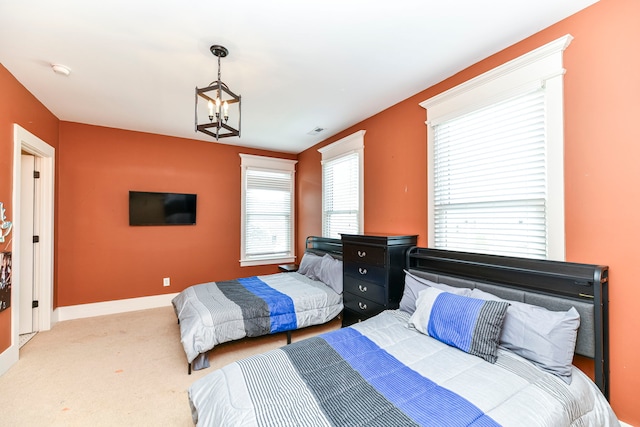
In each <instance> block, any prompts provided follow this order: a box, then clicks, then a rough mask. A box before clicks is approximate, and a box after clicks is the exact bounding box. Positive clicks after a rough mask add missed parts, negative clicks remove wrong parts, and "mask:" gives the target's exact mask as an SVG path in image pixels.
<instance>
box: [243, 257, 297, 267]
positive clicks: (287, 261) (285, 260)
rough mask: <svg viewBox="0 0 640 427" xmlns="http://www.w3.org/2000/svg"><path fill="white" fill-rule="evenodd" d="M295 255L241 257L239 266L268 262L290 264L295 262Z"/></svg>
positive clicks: (267, 263)
mask: <svg viewBox="0 0 640 427" xmlns="http://www.w3.org/2000/svg"><path fill="white" fill-rule="evenodd" d="M295 260H296V257H288V258H269V259H251V260H248V259H241V260H240V267H252V266H255V265H269V264H292V263H293V262H295Z"/></svg>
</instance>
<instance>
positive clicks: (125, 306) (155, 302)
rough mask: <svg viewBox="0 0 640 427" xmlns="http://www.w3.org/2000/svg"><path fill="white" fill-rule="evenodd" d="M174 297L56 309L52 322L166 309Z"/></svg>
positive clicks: (116, 301)
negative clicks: (149, 309) (151, 309)
mask: <svg viewBox="0 0 640 427" xmlns="http://www.w3.org/2000/svg"><path fill="white" fill-rule="evenodd" d="M176 295H178V294H177V293H173V294H163V295H154V296H150V297H140V298H129V299H122V300H115V301H106V302H96V303H91V304H79V305H70V306H66V307H58V308H56V309H55V310H54V311H53V320H54V322H61V321H64V320H73V319H84V318H86V317H95V316H104V315H107V314H117V313H126V312H128V311H137V310H146V309H148V308H158V307H166V306H169V305H171V300H172V299H173V297H175V296H176Z"/></svg>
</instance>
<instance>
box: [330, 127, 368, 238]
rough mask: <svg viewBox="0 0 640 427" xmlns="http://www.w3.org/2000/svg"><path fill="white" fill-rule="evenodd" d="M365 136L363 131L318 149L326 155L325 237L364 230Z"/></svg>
mask: <svg viewBox="0 0 640 427" xmlns="http://www.w3.org/2000/svg"><path fill="white" fill-rule="evenodd" d="M364 134H365V131H364V130H361V131H358V132H355V133H353V134H351V135H349V136H347V137H344V138H342V139H340V140H338V141H336V142H334V143H332V144H329V145H327V146H325V147H322V148H320V149H318V151H319V152H320V153H321V154H322V235H323V236H324V237H331V238H336V239H339V238H340V234H358V233H362V231H363V229H364V225H363V222H364V221H363V218H364V211H363V204H364V170H363V169H364Z"/></svg>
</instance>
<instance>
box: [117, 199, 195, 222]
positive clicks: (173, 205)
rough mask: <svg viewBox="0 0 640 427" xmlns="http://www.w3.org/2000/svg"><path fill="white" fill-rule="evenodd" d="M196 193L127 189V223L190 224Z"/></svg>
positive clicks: (192, 219)
mask: <svg viewBox="0 0 640 427" xmlns="http://www.w3.org/2000/svg"><path fill="white" fill-rule="evenodd" d="M196 198H197V195H196V194H180V193H152V192H149V191H129V225H192V224H195V223H196Z"/></svg>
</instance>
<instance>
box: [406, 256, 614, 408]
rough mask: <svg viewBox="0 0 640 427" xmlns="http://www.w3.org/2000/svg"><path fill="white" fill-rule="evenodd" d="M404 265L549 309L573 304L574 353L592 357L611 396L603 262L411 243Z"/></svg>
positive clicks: (602, 385)
mask: <svg viewBox="0 0 640 427" xmlns="http://www.w3.org/2000/svg"><path fill="white" fill-rule="evenodd" d="M407 269H408V270H409V271H411V272H412V273H417V274H418V275H420V276H422V277H425V278H427V279H429V280H432V281H436V282H440V283H447V284H449V285H453V286H460V287H472V288H473V287H478V288H480V289H483V290H488V291H489V292H492V293H494V294H496V293H497V294H498V296H500V297H503V298H506V299H512V300H514V299H516V298H509V297H510V296H513V295H519V296H521V297H522V298H523V300H524V301H525V302H528V303H532V304H535V305H539V306H542V307H546V308H549V309H551V310H558V309H563V310H566V309H567V308H569V307H572V306H574V307H576V309H577V310H578V312H579V313H580V320H581V322H580V328H579V330H578V340H577V343H576V354H579V355H581V356H585V357H588V358H591V359H593V360H594V366H595V383H596V385H597V386H598V387H599V388H600V390H601V391H602V393H603V394H604V396H605V397H606V398H607V400H608V399H609V299H608V276H609V275H608V272H609V268H608V267H607V266H602V265H592V264H578V263H570V262H559V261H548V260H534V259H526V258H515V257H506V256H496V255H483V254H474V253H466V252H454V251H445V250H439V249H427V248H419V247H413V248H411V249H410V250H409V251H407ZM495 291H498V292H495ZM500 293H502V295H500Z"/></svg>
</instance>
